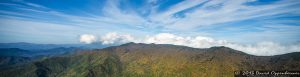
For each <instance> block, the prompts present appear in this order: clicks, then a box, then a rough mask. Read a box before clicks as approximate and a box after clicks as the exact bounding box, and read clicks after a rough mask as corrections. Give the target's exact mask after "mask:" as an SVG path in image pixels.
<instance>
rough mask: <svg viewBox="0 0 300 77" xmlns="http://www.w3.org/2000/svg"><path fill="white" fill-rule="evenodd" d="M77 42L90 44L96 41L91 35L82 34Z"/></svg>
mask: <svg viewBox="0 0 300 77" xmlns="http://www.w3.org/2000/svg"><path fill="white" fill-rule="evenodd" d="M79 41H80V42H83V43H87V44H90V43H92V42H94V41H96V36H94V35H91V34H83V35H80V39H79Z"/></svg>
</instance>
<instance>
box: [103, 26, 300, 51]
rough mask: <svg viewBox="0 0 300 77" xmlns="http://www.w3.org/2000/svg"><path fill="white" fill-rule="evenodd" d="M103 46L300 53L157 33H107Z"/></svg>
mask: <svg viewBox="0 0 300 77" xmlns="http://www.w3.org/2000/svg"><path fill="white" fill-rule="evenodd" d="M101 42H102V43H103V44H123V43H127V42H136V43H148V44H149V43H155V44H173V45H183V46H189V47H194V48H209V47H213V46H226V47H230V48H233V49H236V50H240V51H242V52H245V53H248V54H252V55H259V56H270V55H278V54H285V53H290V52H300V44H293V45H281V44H279V43H275V42H260V43H257V44H254V45H252V44H247V45H244V44H238V43H233V42H228V41H226V40H216V39H213V38H210V37H204V36H196V37H182V36H178V35H174V34H171V33H159V34H156V35H153V36H146V37H144V38H142V39H137V38H134V37H132V36H131V35H129V34H117V33H115V32H113V33H108V34H106V35H105V36H103V37H101Z"/></svg>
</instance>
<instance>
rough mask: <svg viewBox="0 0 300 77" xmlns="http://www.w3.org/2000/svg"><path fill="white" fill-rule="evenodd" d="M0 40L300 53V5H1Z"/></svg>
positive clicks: (63, 0) (287, 1)
mask: <svg viewBox="0 0 300 77" xmlns="http://www.w3.org/2000/svg"><path fill="white" fill-rule="evenodd" d="M0 42H1V43H12V42H29V43H41V44H76V43H85V44H90V43H95V42H100V43H102V44H122V43H127V42H138V43H158V44H175V45H185V46H190V47H195V48H207V47H212V46H228V47H231V48H234V49H237V50H241V51H245V52H247V53H251V54H256V55H276V54H282V53H288V52H299V50H300V1H298V0H1V1H0Z"/></svg>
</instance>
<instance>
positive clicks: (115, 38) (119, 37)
mask: <svg viewBox="0 0 300 77" xmlns="http://www.w3.org/2000/svg"><path fill="white" fill-rule="evenodd" d="M100 41H101V42H102V44H122V43H127V42H133V41H134V38H133V37H132V36H131V35H129V34H118V33H116V32H110V33H107V34H106V35H104V36H102V37H101V39H100Z"/></svg>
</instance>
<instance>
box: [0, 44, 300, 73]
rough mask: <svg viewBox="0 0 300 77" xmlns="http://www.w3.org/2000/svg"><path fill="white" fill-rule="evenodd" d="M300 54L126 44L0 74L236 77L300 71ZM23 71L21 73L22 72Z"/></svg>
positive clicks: (42, 61) (25, 66) (45, 60)
mask: <svg viewBox="0 0 300 77" xmlns="http://www.w3.org/2000/svg"><path fill="white" fill-rule="evenodd" d="M297 55H300V53H289V54H284V55H278V56H255V55H249V54H246V53H244V52H241V51H237V50H234V49H231V48H228V47H224V46H221V47H211V48H203V49H199V48H191V47H186V46H178V45H168V44H143V43H127V44H123V45H120V46H111V47H107V48H103V49H95V50H89V51H84V52H79V53H77V54H73V55H69V56H62V57H53V58H47V59H44V60H41V61H36V62H33V63H29V64H27V65H24V66H22V67H18V68H13V69H9V70H0V74H1V76H3V77H14V76H16V74H15V73H18V74H17V76H21V77H24V76H25V77H86V76H88V77H141V76H143V77H144V76H146V77H174V76H180V77H182V76H187V77H199V76H200V77H201V76H212V77H216V76H217V77H220V76H233V75H234V72H235V71H240V70H275V71H281V70H290V71H297V70H300V67H297V66H298V65H300V60H299V59H300V58H299V57H298V56H297ZM21 69H22V70H21Z"/></svg>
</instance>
